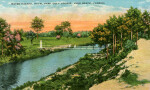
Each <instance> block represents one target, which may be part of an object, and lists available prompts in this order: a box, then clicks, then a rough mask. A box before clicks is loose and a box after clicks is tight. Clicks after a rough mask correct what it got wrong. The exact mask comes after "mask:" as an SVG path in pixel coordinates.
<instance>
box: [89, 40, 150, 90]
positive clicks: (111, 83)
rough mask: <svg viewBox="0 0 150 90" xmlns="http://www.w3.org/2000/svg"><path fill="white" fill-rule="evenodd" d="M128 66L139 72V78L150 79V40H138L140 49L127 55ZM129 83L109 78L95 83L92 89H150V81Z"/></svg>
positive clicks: (131, 69) (132, 70)
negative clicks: (130, 84)
mask: <svg viewBox="0 0 150 90" xmlns="http://www.w3.org/2000/svg"><path fill="white" fill-rule="evenodd" d="M130 56H132V57H133V58H132V59H128V58H126V59H124V60H127V62H126V63H125V65H126V66H129V68H128V69H129V70H130V71H131V72H134V73H137V74H138V80H143V79H146V80H150V40H145V39H140V40H139V41H138V50H134V51H132V52H131V53H130V54H128V56H127V57H130ZM128 86H129V85H128V84H126V83H124V82H119V81H118V80H116V79H114V80H108V81H105V82H103V83H101V84H98V85H94V86H92V87H91V88H90V90H122V89H123V90H133V89H135V90H150V83H148V84H144V85H138V86H134V87H128Z"/></svg>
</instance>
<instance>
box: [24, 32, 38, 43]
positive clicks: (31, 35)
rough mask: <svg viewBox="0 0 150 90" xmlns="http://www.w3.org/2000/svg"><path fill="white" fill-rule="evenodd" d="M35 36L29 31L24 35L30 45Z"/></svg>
mask: <svg viewBox="0 0 150 90" xmlns="http://www.w3.org/2000/svg"><path fill="white" fill-rule="evenodd" d="M35 37H36V34H35V33H34V32H33V31H29V32H27V34H26V38H27V39H30V40H31V44H32V43H33V39H35Z"/></svg>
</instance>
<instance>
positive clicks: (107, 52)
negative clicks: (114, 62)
mask: <svg viewBox="0 0 150 90" xmlns="http://www.w3.org/2000/svg"><path fill="white" fill-rule="evenodd" d="M107 59H108V44H107Z"/></svg>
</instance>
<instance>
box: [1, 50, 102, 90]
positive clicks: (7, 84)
mask: <svg viewBox="0 0 150 90" xmlns="http://www.w3.org/2000/svg"><path fill="white" fill-rule="evenodd" d="M81 48H82V47H81ZM99 51H100V49H70V50H65V51H62V52H56V53H52V54H49V55H47V56H44V57H40V58H36V59H31V60H27V61H24V62H20V63H8V64H5V65H2V66H0V90H11V89H12V88H15V87H16V86H19V85H22V84H23V83H25V82H27V81H37V80H39V79H40V78H42V77H45V76H47V75H49V74H52V73H54V72H56V70H57V68H59V67H60V68H62V67H64V66H67V65H70V64H73V63H75V62H77V61H78V60H79V59H80V57H83V56H84V55H85V54H86V53H97V52H99Z"/></svg>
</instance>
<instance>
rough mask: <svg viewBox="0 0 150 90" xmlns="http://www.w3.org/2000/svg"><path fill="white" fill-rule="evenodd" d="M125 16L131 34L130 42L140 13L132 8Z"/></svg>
mask: <svg viewBox="0 0 150 90" xmlns="http://www.w3.org/2000/svg"><path fill="white" fill-rule="evenodd" d="M125 16H126V18H127V19H126V20H127V21H128V23H127V26H128V28H129V29H130V32H131V40H132V39H133V33H134V32H137V31H135V30H136V29H135V28H136V26H137V25H136V24H137V22H138V20H139V18H141V11H140V10H138V9H137V8H133V7H131V8H130V9H129V10H128V11H127V13H126V14H125Z"/></svg>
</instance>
